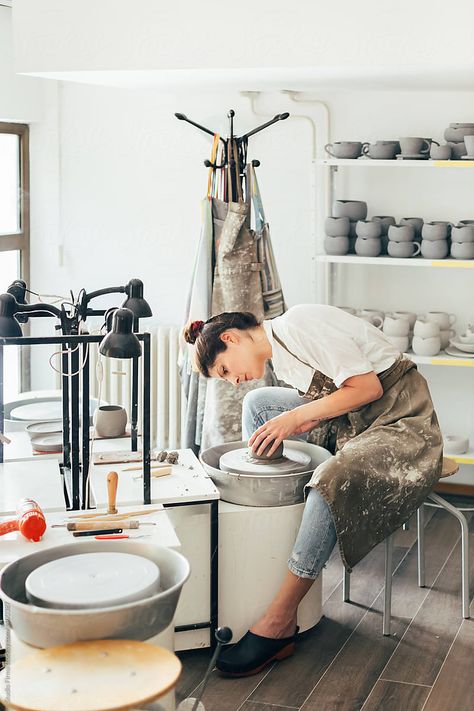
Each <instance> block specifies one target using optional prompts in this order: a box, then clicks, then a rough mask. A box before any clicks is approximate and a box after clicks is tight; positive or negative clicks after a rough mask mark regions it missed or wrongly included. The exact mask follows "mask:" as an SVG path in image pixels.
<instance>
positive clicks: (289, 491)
mask: <svg viewBox="0 0 474 711" xmlns="http://www.w3.org/2000/svg"><path fill="white" fill-rule="evenodd" d="M285 441H286V440H285ZM287 441H288V445H291V447H293V448H294V449H300V450H301V451H303V452H307V453H308V454H309V455H310V456H311V463H310V467H309V469H308V471H307V472H299V473H297V474H276V475H275V476H272V475H271V473H270V472H271V465H268V471H269V473H268V474H265V475H260V474H234V473H232V472H224V471H222V470H221V469H219V459H220V458H221V456H222V455H223V454H225V452H229V451H231V450H232V449H240V448H241V447H246V446H247V442H227V443H225V444H220V445H218V446H217V447H210V448H209V449H206V450H204V451H203V452H201V454H200V455H199V459H200V461H201V464H202V465H203V467H204V469H205V470H206V472H207V474H209V476H210V477H211V479H212V481H213V482H214V484H215V485H216V486H217V488H218V489H219V491H220V494H221V499H222V500H223V501H228V502H229V503H231V504H240V505H242V506H291V505H292V504H300V503H301V502H302V501H304V487H305V485H306V484H307V483H308V481H309V480H310V479H311V476H312V474H313V472H314V470H315V469H316V467H318V466H319V465H320V464H322V462H325V461H326V459H329V458H330V457H332V454H331V452H328V450H327V449H324V448H323V447H319V446H318V445H316V444H309V443H308V442H302V441H299V440H287Z"/></svg>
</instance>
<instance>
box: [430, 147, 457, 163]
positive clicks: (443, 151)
mask: <svg viewBox="0 0 474 711" xmlns="http://www.w3.org/2000/svg"><path fill="white" fill-rule="evenodd" d="M451 152H452V148H451V146H450V145H449V143H443V144H442V145H441V146H437V145H436V144H434V143H432V144H431V148H430V158H432V159H433V160H449V159H450V158H451Z"/></svg>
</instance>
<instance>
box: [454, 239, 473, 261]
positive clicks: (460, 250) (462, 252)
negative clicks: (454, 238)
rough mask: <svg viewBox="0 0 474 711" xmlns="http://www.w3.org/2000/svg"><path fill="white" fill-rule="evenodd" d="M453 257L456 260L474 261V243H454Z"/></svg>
mask: <svg viewBox="0 0 474 711" xmlns="http://www.w3.org/2000/svg"><path fill="white" fill-rule="evenodd" d="M451 256H452V257H454V259H474V242H453V243H452V244H451Z"/></svg>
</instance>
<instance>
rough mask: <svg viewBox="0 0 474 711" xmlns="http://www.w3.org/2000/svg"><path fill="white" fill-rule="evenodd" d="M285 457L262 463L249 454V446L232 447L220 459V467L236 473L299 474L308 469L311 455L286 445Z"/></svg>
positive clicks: (260, 474)
mask: <svg viewBox="0 0 474 711" xmlns="http://www.w3.org/2000/svg"><path fill="white" fill-rule="evenodd" d="M283 455H284V456H283V458H282V459H275V460H273V461H272V462H268V464H267V463H265V464H260V463H259V462H258V461H257V460H255V459H253V458H252V457H251V456H250V455H249V450H248V448H247V447H242V449H231V450H230V451H229V452H225V454H223V455H222V457H221V458H220V460H219V469H221V470H222V471H224V472H230V473H234V474H253V475H258V476H262V475H266V476H277V475H278V474H297V473H298V472H305V471H308V468H310V464H311V456H310V455H309V454H308V453H307V452H300V451H299V450H298V449H295V448H293V447H288V446H285V448H284V450H283Z"/></svg>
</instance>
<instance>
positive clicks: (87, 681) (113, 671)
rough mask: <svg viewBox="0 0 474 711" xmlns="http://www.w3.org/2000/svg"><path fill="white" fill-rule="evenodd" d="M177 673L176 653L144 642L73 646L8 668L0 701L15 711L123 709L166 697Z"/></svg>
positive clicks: (37, 654)
mask: <svg viewBox="0 0 474 711" xmlns="http://www.w3.org/2000/svg"><path fill="white" fill-rule="evenodd" d="M180 673H181V663H180V661H179V659H178V658H177V657H176V655H175V654H173V653H172V652H169V651H168V650H167V649H163V648H162V647H155V646H153V645H152V644H147V643H146V642H135V641H132V640H121V639H108V640H94V641H90V642H75V643H74V644H66V645H63V646H61V647H50V648H49V649H42V650H38V651H37V652H34V653H33V654H30V655H28V656H27V657H23V658H22V659H19V660H18V661H17V662H15V664H12V666H11V667H10V681H9V682H7V680H6V678H5V671H4V672H3V673H2V688H1V691H0V697H1V700H2V702H3V703H5V704H6V706H7V708H12V709H18V710H19V711H122V709H136V708H139V707H140V706H142V705H143V704H146V703H150V702H151V701H154V700H155V699H157V698H159V697H160V696H162V695H163V694H166V692H168V691H170V689H172V688H173V687H174V686H175V684H176V682H177V680H178V677H179V675H180ZM7 683H8V685H9V688H10V693H9V694H8V693H7V689H6V685H7ZM8 696H9V697H10V698H9V699H8V698H7V697H8Z"/></svg>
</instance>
